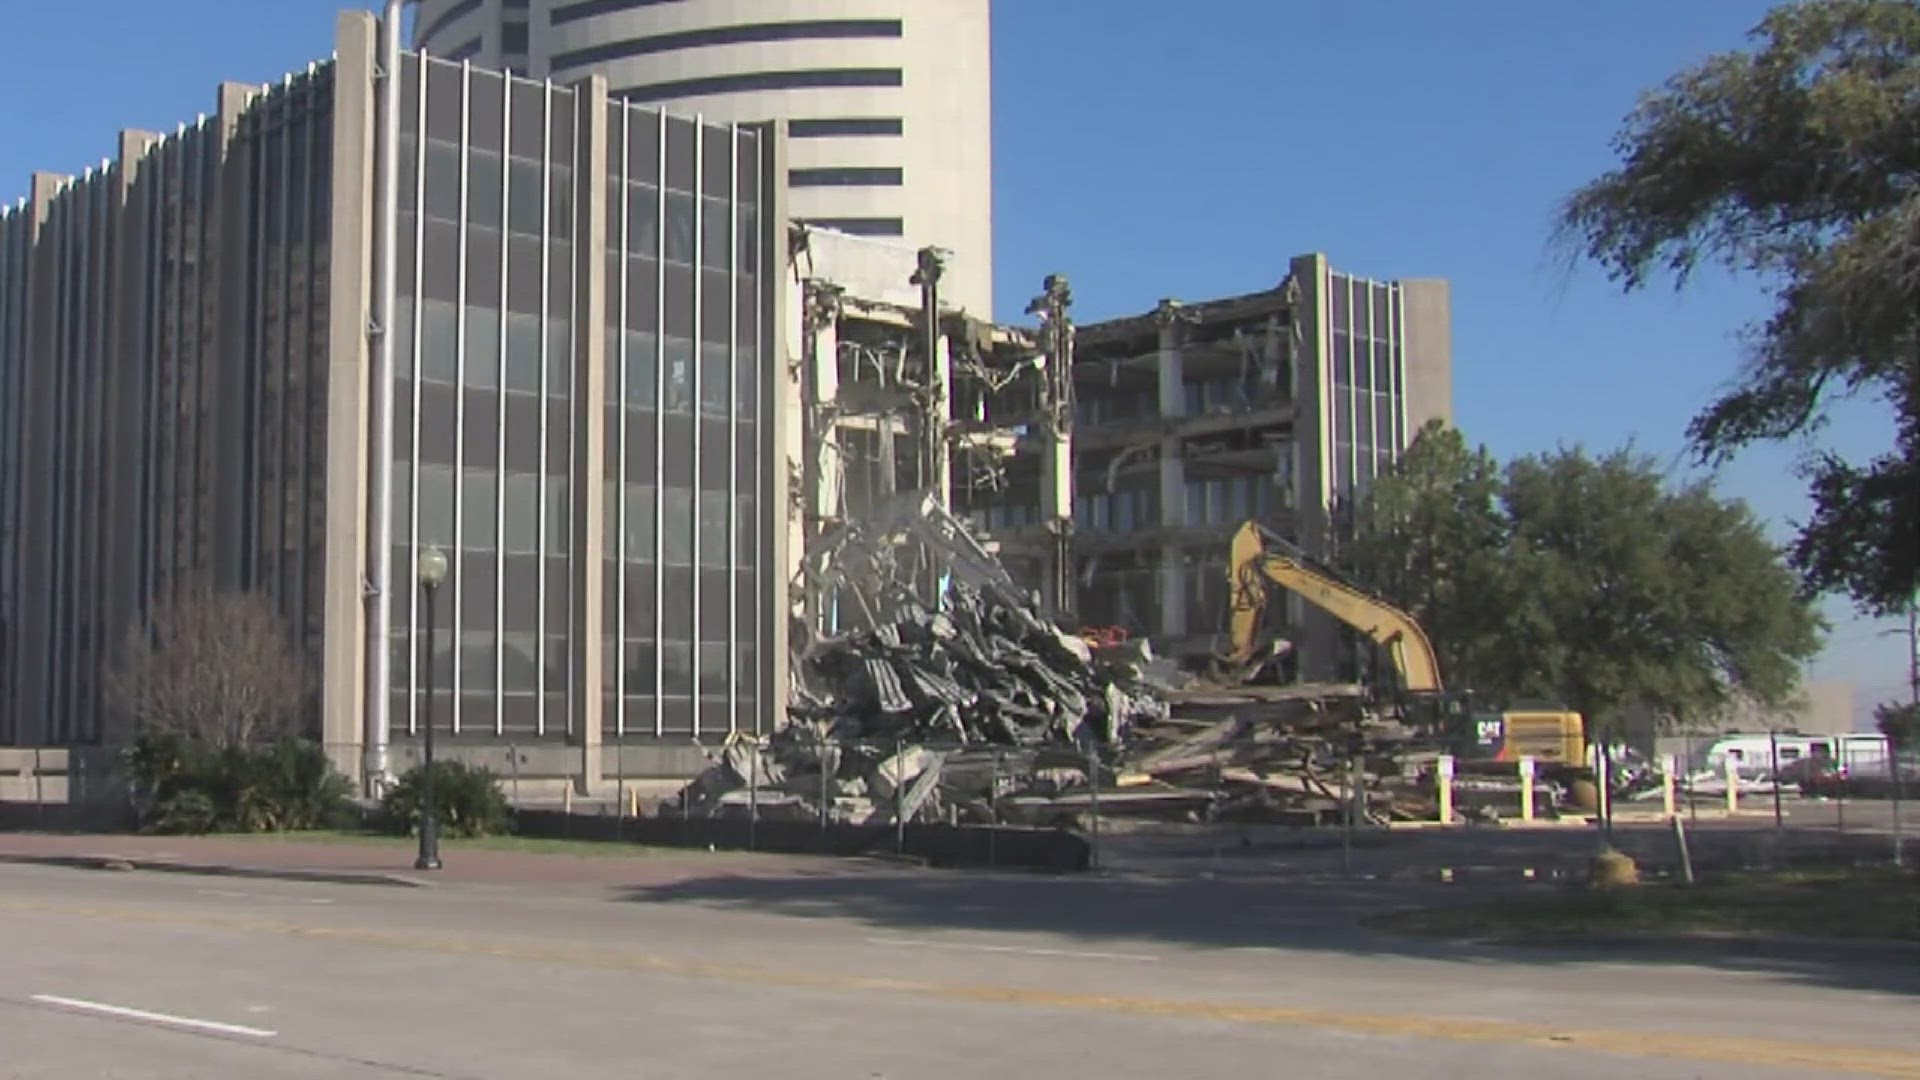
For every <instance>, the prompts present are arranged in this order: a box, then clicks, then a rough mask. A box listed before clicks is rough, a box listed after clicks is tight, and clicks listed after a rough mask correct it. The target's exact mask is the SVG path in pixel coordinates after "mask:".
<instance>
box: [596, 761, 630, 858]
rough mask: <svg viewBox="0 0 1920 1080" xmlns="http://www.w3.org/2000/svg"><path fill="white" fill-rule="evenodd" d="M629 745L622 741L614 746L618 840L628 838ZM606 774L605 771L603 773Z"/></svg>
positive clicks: (616, 829)
mask: <svg viewBox="0 0 1920 1080" xmlns="http://www.w3.org/2000/svg"><path fill="white" fill-rule="evenodd" d="M626 751H627V747H626V744H625V743H620V744H617V745H615V746H614V748H613V773H614V788H615V790H614V807H613V814H614V818H613V835H614V839H616V840H625V839H626V838H627V753H626ZM601 775H602V776H605V775H606V774H605V773H602V774H601Z"/></svg>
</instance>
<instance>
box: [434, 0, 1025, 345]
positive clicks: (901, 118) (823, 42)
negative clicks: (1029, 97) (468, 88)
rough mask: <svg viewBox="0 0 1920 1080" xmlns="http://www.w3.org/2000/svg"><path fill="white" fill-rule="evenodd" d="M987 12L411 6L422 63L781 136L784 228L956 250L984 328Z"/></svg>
mask: <svg viewBox="0 0 1920 1080" xmlns="http://www.w3.org/2000/svg"><path fill="white" fill-rule="evenodd" d="M989 27H990V15H989V0H937V2H929V0H835V2H834V3H821V2H820V0H422V2H421V3H420V4H419V5H418V8H417V10H416V13H415V16H414V42H415V44H416V45H418V46H419V47H420V48H421V49H423V50H424V51H426V52H429V53H432V54H434V55H437V56H442V57H446V58H448V59H452V60H471V61H472V62H473V63H475V64H478V65H480V66H484V67H506V68H509V69H515V70H520V71H523V72H525V73H526V74H528V75H531V76H534V77H536V78H545V77H551V78H553V79H555V80H558V81H571V80H574V79H578V78H581V77H583V76H586V75H590V74H593V75H602V76H605V77H606V79H607V82H608V86H609V87H610V88H611V91H612V93H613V94H614V96H616V97H622V98H625V99H627V100H629V101H634V102H637V103H641V104H647V105H652V106H655V107H659V108H664V109H666V110H668V111H670V112H673V113H676V114H680V115H696V114H697V115H699V116H700V117H702V118H703V119H705V120H708V121H712V122H719V123H748V122H754V121H779V122H780V123H781V124H782V126H783V129H784V130H785V132H786V133H787V134H788V135H790V136H791V142H790V143H789V146H788V158H789V160H788V163H787V168H788V179H789V182H790V184H791V186H792V192H791V195H790V199H791V206H790V210H791V212H792V214H793V216H794V217H796V218H798V219H800V220H802V221H806V222H810V223H813V224H817V225H821V226H824V227H828V228H834V229H838V230H842V231H845V232H850V233H854V234H858V235H863V236H876V237H890V238H898V239H900V240H902V241H904V242H905V243H906V244H907V245H908V246H909V247H911V248H919V247H924V246H929V245H931V246H936V247H940V248H944V249H947V250H948V251H950V252H952V253H953V256H952V259H951V260H950V265H949V267H948V272H947V299H948V301H949V302H950V303H952V304H953V305H954V306H955V307H957V308H964V309H965V310H967V311H969V312H971V313H973V314H975V315H979V316H982V317H991V315H992V294H993V187H992V179H993V175H992V149H993V148H992V135H993V128H992V105H993V101H992V45H991V41H990V34H989Z"/></svg>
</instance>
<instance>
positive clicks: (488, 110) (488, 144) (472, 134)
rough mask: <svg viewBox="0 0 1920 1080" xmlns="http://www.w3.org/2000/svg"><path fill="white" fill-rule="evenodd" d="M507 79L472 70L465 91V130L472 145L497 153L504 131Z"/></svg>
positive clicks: (488, 72) (478, 69)
mask: <svg viewBox="0 0 1920 1080" xmlns="http://www.w3.org/2000/svg"><path fill="white" fill-rule="evenodd" d="M506 90H507V87H506V80H505V79H503V78H501V77H500V76H499V75H496V74H494V73H493V72H490V71H487V70H486V69H484V68H475V69H474V70H473V81H472V82H471V83H470V84H469V86H468V90H467V128H468V137H469V138H470V139H471V140H472V141H473V145H475V146H478V147H483V148H485V149H488V150H492V151H495V152H496V153H497V152H498V151H499V150H500V147H501V141H500V140H501V138H502V137H503V135H504V134H505V131H506V123H505V121H506Z"/></svg>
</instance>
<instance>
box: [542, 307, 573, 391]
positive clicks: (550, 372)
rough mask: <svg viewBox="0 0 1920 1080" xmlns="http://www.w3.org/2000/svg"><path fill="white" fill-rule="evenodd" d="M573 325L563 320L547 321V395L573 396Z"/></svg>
mask: <svg viewBox="0 0 1920 1080" xmlns="http://www.w3.org/2000/svg"><path fill="white" fill-rule="evenodd" d="M572 347H573V324H572V323H570V322H568V321H567V320H566V319H565V318H557V319H548V320H547V393H548V394H549V395H551V396H553V397H556V398H566V397H572V396H573V381H572V376H573V357H572V354H571V349H572Z"/></svg>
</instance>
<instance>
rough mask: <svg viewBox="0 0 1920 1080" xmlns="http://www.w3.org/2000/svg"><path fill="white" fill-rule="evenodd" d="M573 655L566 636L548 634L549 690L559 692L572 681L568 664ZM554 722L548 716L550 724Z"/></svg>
mask: <svg viewBox="0 0 1920 1080" xmlns="http://www.w3.org/2000/svg"><path fill="white" fill-rule="evenodd" d="M572 655H573V654H572V653H571V652H570V651H569V650H568V648H567V638H566V637H564V636H562V635H558V634H550V635H548V637H547V666H546V678H545V680H544V683H545V686H546V688H547V689H548V690H550V691H554V692H559V691H564V690H565V689H566V688H567V684H568V683H569V682H570V681H571V679H570V678H569V676H570V672H569V670H568V665H569V664H570V663H571V661H572ZM553 723H554V718H553V717H552V716H548V717H547V724H548V726H552V725H553Z"/></svg>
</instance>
